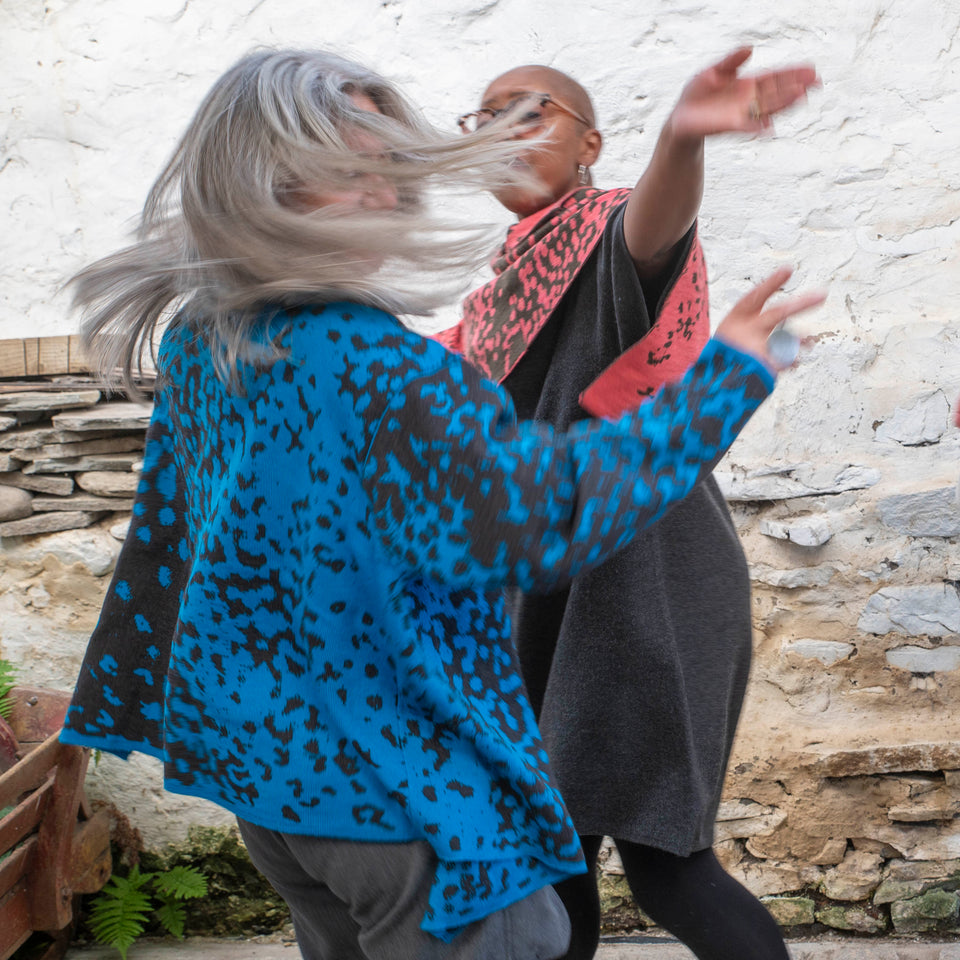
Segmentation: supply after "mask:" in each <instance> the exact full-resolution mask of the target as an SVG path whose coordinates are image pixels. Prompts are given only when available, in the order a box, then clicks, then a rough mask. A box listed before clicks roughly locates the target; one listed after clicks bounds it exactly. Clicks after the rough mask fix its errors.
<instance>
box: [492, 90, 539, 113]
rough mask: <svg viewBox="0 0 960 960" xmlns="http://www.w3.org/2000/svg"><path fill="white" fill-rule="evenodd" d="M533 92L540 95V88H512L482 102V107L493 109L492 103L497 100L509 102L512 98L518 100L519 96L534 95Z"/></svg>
mask: <svg viewBox="0 0 960 960" xmlns="http://www.w3.org/2000/svg"><path fill="white" fill-rule="evenodd" d="M533 94H537V95H540V91H539V90H511V91H510V92H509V93H507V94H504V95H502V96H500V97H493V98H492V99H490V100H484V101H482V102H481V104H480V107H481V109H486V110H489V109H491V107H490V104H491V103H495V102H496V101H497V100H501V99H503V100H506V102H507V103H509V102H510V101H511V100H516V99H517V97H525V96H533ZM544 96H545V94H544Z"/></svg>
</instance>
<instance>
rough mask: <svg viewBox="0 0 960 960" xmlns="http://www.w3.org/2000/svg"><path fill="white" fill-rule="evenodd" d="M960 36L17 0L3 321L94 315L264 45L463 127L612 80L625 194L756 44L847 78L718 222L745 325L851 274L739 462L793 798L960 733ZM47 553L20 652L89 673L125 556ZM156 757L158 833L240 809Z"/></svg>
mask: <svg viewBox="0 0 960 960" xmlns="http://www.w3.org/2000/svg"><path fill="white" fill-rule="evenodd" d="M958 27H960V7H958V5H957V4H956V3H955V2H953V0H911V2H907V0H850V2H847V3H844V4H837V3H835V2H834V0H829V2H828V0H802V2H801V0H783V2H781V3H779V4H777V5H771V4H757V3H749V2H744V0H712V2H705V3H696V2H692V3H686V4H677V3H674V2H667V0H649V2H646V3H644V4H639V5H638V4H636V3H634V2H631V0H595V2H592V3H588V4H587V3H575V2H571V0H551V2H549V3H547V2H546V0H543V2H534V0H487V2H482V0H478V2H477V3H474V4H471V3H465V2H455V0H327V2H324V3H320V4H306V3H297V2H294V0H259V2H257V0H248V2H247V3H246V4H237V3H234V2H227V0H203V2H201V0H186V2H184V0H140V2H138V3H136V4H133V3H130V2H129V0H49V2H47V3H44V2H43V0H0V88H2V89H3V90H4V92H5V101H6V103H7V104H9V107H10V109H9V112H6V111H5V112H4V114H3V118H2V121H0V210H2V211H3V215H4V218H5V229H4V230H3V231H0V338H6V337H21V336H37V335H49V334H63V333H70V332H74V329H75V321H74V319H73V318H72V317H70V316H69V314H68V312H67V303H66V299H65V298H64V297H63V295H59V296H58V295H57V293H56V291H57V289H58V287H59V285H60V284H61V283H62V282H63V280H64V279H65V278H66V277H67V276H69V274H70V273H71V272H72V271H73V270H75V269H77V268H78V267H80V266H81V265H82V264H84V263H85V262H87V261H88V260H90V259H91V258H93V257H96V256H99V255H102V254H103V253H105V252H108V251H109V250H111V249H112V248H114V247H115V246H116V245H118V244H119V243H120V242H121V240H122V239H123V231H124V229H125V228H126V226H127V225H128V224H129V219H130V218H131V217H132V216H133V215H134V214H135V213H136V211H137V209H138V207H139V205H140V203H141V202H142V199H143V196H144V194H145V191H146V189H147V187H148V185H149V183H150V182H151V181H152V179H153V177H154V176H155V175H156V173H157V171H158V169H159V167H160V165H161V163H162V161H163V160H164V158H165V157H166V155H167V153H168V151H169V150H170V148H171V146H172V144H173V142H174V139H175V137H176V136H177V135H178V134H179V133H180V131H181V130H182V128H183V126H184V124H185V122H186V120H187V118H188V117H189V115H190V114H191V112H192V110H193V109H194V108H195V106H196V104H197V102H198V100H199V98H200V97H201V96H202V94H203V93H204V92H205V90H206V89H207V87H208V86H209V84H210V82H211V81H212V80H213V78H214V77H215V76H217V75H218V74H219V73H220V72H221V71H222V70H223V69H224V68H225V67H226V66H227V65H229V64H230V63H231V62H232V61H233V60H234V59H235V58H236V57H237V56H239V55H240V54H241V53H243V52H244V51H246V50H247V49H249V48H250V47H252V46H254V45H255V44H258V43H265V44H271V45H283V44H303V43H308V44H309V43H315V44H322V45H327V46H330V47H333V48H336V49H338V50H340V51H342V52H345V53H347V54H349V55H353V56H356V57H357V58H360V59H363V60H365V61H366V62H368V63H370V64H371V65H373V66H375V67H376V68H378V69H380V70H381V71H382V72H384V73H386V74H387V75H389V76H391V77H393V78H394V79H396V80H398V81H399V82H400V83H401V84H403V85H404V86H405V88H406V89H407V90H408V91H409V92H410V94H411V95H412V96H413V98H414V99H415V100H417V101H419V102H420V103H422V104H423V105H424V109H425V111H426V113H427V115H428V116H429V117H430V118H431V119H433V120H434V121H436V122H438V123H444V124H452V119H453V118H454V117H455V116H456V115H457V114H458V113H460V112H462V111H463V110H465V109H468V108H469V107H470V106H471V105H472V104H474V103H475V102H476V100H477V98H478V96H479V94H480V92H481V91H482V89H483V86H484V83H485V81H486V80H488V79H489V78H491V77H492V76H494V75H496V74H497V73H498V72H500V71H501V70H503V69H506V68H508V67H511V66H514V65H516V64H518V63H523V62H530V61H535V62H543V63H548V64H551V65H553V66H556V67H558V68H560V69H563V70H566V71H568V72H570V73H572V74H574V75H575V76H577V77H578V78H579V79H580V80H581V81H582V82H583V83H584V84H585V86H587V87H588V89H590V90H591V91H592V92H593V93H594V95H595V99H596V104H597V108H598V113H599V117H600V124H601V127H602V129H603V130H604V131H605V133H606V146H605V150H604V154H603V157H602V158H601V161H600V163H599V164H598V166H597V168H596V169H595V180H596V182H597V183H598V184H599V185H601V186H613V185H622V184H628V183H631V182H633V181H634V180H635V179H636V177H637V175H638V174H639V173H640V172H641V170H642V168H643V166H644V164H645V162H646V159H647V158H648V156H649V154H650V151H651V149H652V147H653V144H654V142H655V138H656V133H657V131H658V129H659V127H660V124H661V123H662V121H663V119H664V117H665V115H666V113H667V111H668V110H669V108H670V106H671V104H672V102H673V101H674V99H675V98H676V96H677V94H678V92H679V89H680V87H681V85H682V83H683V81H684V80H685V79H686V78H688V77H689V76H690V75H691V74H692V73H693V72H694V71H695V70H696V69H698V68H700V67H702V66H704V65H705V64H707V63H709V62H710V61H711V60H713V59H716V58H717V57H719V56H720V55H722V54H723V53H725V52H726V51H727V50H729V49H731V48H733V47H734V46H737V45H739V44H741V43H745V42H746V43H753V44H755V46H756V53H755V64H754V67H755V68H756V69H762V68H764V67H770V66H773V65H776V64H781V63H785V62H790V61H795V60H799V59H807V58H809V59H813V60H814V61H815V62H816V64H817V66H818V68H819V70H820V72H821V75H822V77H823V81H824V87H823V89H822V90H821V91H817V92H815V93H814V94H813V95H812V96H811V101H810V104H809V105H808V106H807V107H806V108H804V109H801V110H798V111H796V112H795V113H794V114H793V115H791V116H790V117H788V118H786V119H784V120H782V121H780V122H779V123H778V128H777V136H775V137H772V138H761V139H756V140H742V139H735V138H728V139H723V140H718V141H715V142H711V143H710V144H709V146H708V150H707V158H708V160H707V186H706V196H705V200H704V203H703V208H702V219H701V233H702V238H703V241H704V244H705V247H706V253H707V260H708V265H709V269H710V280H711V284H712V297H713V305H714V309H713V317H714V320H715V321H716V320H718V319H719V318H720V317H721V316H722V315H723V312H724V310H725V309H726V308H728V307H729V306H730V305H731V304H732V303H733V302H734V301H735V300H736V298H737V297H738V296H739V295H740V294H741V293H742V292H743V291H744V290H745V289H746V288H747V286H748V285H749V283H750V282H751V281H753V280H756V279H758V278H759V277H761V276H762V275H764V274H765V273H766V272H768V271H769V270H770V269H771V268H772V267H773V266H774V265H776V264H779V263H781V262H784V261H788V262H793V263H796V264H798V266H799V269H798V275H797V279H796V281H795V282H794V284H793V285H794V286H801V285H802V286H809V285H828V286H829V289H830V297H829V300H828V302H827V305H826V307H825V308H824V309H822V310H821V311H819V312H818V313H817V314H816V315H813V316H811V317H809V318H806V319H804V320H803V321H802V322H801V323H800V324H799V325H798V326H799V327H800V328H801V329H802V331H803V332H804V333H806V334H809V335H811V336H812V337H813V338H814V344H813V346H812V348H811V350H810V352H809V354H808V355H807V357H806V358H805V359H804V361H803V363H802V364H801V366H800V367H799V368H798V369H797V370H795V371H793V372H791V373H789V374H787V375H785V376H784V377H783V378H782V382H781V385H780V387H779V388H778V391H777V394H776V396H775V398H774V399H773V401H772V402H769V403H768V404H767V405H766V406H765V407H764V408H763V410H762V411H761V413H760V414H759V415H758V416H757V417H756V418H755V420H754V422H753V423H752V424H751V425H750V427H749V429H748V430H747V432H746V434H745V435H744V436H743V438H742V439H741V440H740V441H739V442H738V444H737V445H736V447H735V448H734V450H733V451H732V453H731V454H730V456H729V457H728V460H727V462H726V463H725V465H724V467H723V470H724V472H725V473H726V474H727V476H726V479H725V482H726V483H727V487H728V490H729V492H730V496H731V497H735V498H739V499H738V502H737V503H736V504H735V515H736V518H737V522H738V524H739V525H740V528H741V531H742V533H743V537H744V542H745V546H746V549H747V553H748V556H749V557H750V560H751V563H752V566H753V570H754V576H755V582H754V587H755V604H756V624H757V652H758V657H757V663H756V668H755V673H754V679H753V683H752V685H751V690H750V696H749V701H748V708H747V712H746V716H745V719H744V722H743V724H742V725H741V736H740V741H739V744H738V747H737V763H736V765H735V766H736V770H735V776H734V777H733V778H732V782H731V791H733V793H732V796H734V797H736V796H748V795H749V794H750V791H751V790H753V791H754V794H756V800H757V802H761V803H769V802H772V801H771V797H772V796H773V795H772V794H771V793H770V791H769V790H766V788H762V789H761V788H760V787H757V786H756V784H754V786H752V787H751V783H752V782H753V781H751V776H753V774H754V773H756V771H757V769H758V763H760V761H761V760H762V761H763V763H766V764H767V766H766V767H765V769H768V770H771V771H772V773H771V774H770V775H771V777H772V776H773V775H774V774H775V773H776V771H775V770H774V769H773V767H775V765H776V763H775V761H776V758H778V757H779V758H781V759H783V758H789V757H792V756H795V755H796V752H797V751H799V752H801V753H803V752H804V751H806V752H807V753H809V752H810V751H813V752H816V751H817V750H826V751H828V752H829V750H832V749H835V750H838V751H843V750H844V749H847V748H849V749H859V748H860V747H863V746H869V745H870V744H874V745H876V744H900V743H904V742H911V741H913V740H920V741H927V740H931V739H932V740H941V741H942V740H960V736H958V731H957V727H958V726H960V717H958V714H957V711H956V709H955V707H954V704H955V703H956V702H957V694H958V693H960V655H958V651H960V646H958V643H960V641H958V637H957V635H958V633H960V618H958V610H957V606H958V604H957V597H956V588H955V586H954V584H955V583H956V582H960V558H957V556H956V537H957V534H958V533H960V515H958V512H957V508H956V505H955V500H954V483H955V481H956V478H957V460H958V453H960V439H958V435H957V431H955V430H953V429H952V428H951V427H950V426H949V407H950V405H951V404H952V403H953V400H954V398H955V396H956V394H957V392H958V391H960V328H958V326H957V325H956V323H955V322H954V321H953V317H952V312H953V310H954V309H955V304H956V303H957V300H958V296H957V295H958V293H960V270H958V265H960V264H958V260H960V244H958V240H960V200H958V199H957V197H958V194H957V187H958V186H960V151H958V150H957V137H956V134H955V129H956V117H957V116H958V115H960V46H958V45H956V44H955V37H956V35H957V32H958ZM476 209H479V210H480V211H481V215H482V216H483V217H488V218H490V219H491V220H493V221H495V222H499V223H500V224H504V223H506V219H505V218H504V216H503V214H502V213H501V212H500V211H499V210H498V209H497V207H496V205H495V204H493V203H492V202H490V201H481V202H478V205H477V208H476ZM453 316H454V310H453V309H451V310H450V311H447V312H446V313H445V314H444V315H443V316H442V317H441V320H443V319H452V317H453ZM436 322H437V323H438V324H439V323H440V322H441V321H440V320H438V321H436ZM84 537H87V538H89V539H88V540H85V539H84ZM98 538H100V539H98ZM78 539H79V540H81V541H83V543H82V544H81V546H79V547H78V546H77V545H76V543H75V542H74V541H76V540H78ZM42 542H43V543H47V542H49V543H52V546H50V547H49V548H46V547H43V546H42V545H41V541H37V542H35V543H34V544H33V545H31V544H29V543H27V542H24V543H23V544H20V545H14V544H11V545H9V547H10V548H8V545H7V544H6V543H5V544H4V547H5V548H8V549H5V552H4V554H3V557H2V562H3V564H4V569H3V572H2V577H3V579H2V584H3V587H4V593H3V596H2V597H0V651H2V652H3V653H4V654H5V655H8V656H12V657H13V658H14V659H19V660H22V661H23V662H24V663H25V665H26V666H27V667H29V669H30V670H31V671H35V674H36V676H35V677H32V678H31V679H36V680H38V681H43V682H51V683H55V684H58V685H61V686H68V685H69V684H70V683H71V681H72V676H73V674H74V672H75V669H76V663H77V660H78V658H79V656H80V653H81V651H82V648H83V644H84V642H85V639H86V636H87V635H88V634H89V630H90V628H91V627H92V625H93V622H94V619H95V615H96V608H97V603H98V600H97V598H98V597H99V596H100V595H101V594H102V591H103V589H104V587H105V585H106V579H107V578H106V577H105V576H104V574H105V572H106V570H107V569H109V565H110V560H109V557H108V558H107V559H106V560H105V559H104V558H105V556H107V555H108V554H110V552H111V551H114V552H115V546H116V545H115V544H111V543H110V540H109V537H108V535H107V534H106V532H105V531H99V532H97V531H94V532H92V533H89V534H85V535H83V536H80V535H60V536H59V537H57V538H52V537H51V538H45V540H44V541H42ZM78 550H79V551H80V553H79V554H77V551H78ZM31 551H32V552H31ZM71 551H73V552H71ZM81 554H82V555H81ZM771 758H773V759H771ZM783 762H787V760H786V759H783ZM771 764H772V765H773V766H771ZM761 765H762V764H761ZM928 765H929V764H928ZM147 768H148V765H147V764H143V763H139V764H138V766H137V768H136V773H135V774H134V773H133V772H131V771H129V769H128V768H126V767H123V766H122V765H120V764H118V763H114V762H113V761H111V760H108V759H105V760H104V761H103V763H102V764H101V766H100V768H99V769H98V770H97V771H96V772H95V774H94V777H95V782H96V786H95V788H94V789H95V790H96V791H100V792H103V793H109V794H110V795H111V796H113V797H115V798H116V797H118V796H119V797H120V799H121V805H123V806H125V808H127V809H128V810H131V811H134V810H135V811H136V814H137V819H138V822H139V825H140V826H141V828H142V829H144V832H145V834H146V835H147V838H148V840H149V841H150V842H154V843H156V842H159V841H160V840H162V839H172V838H174V837H176V836H178V835H179V834H180V833H181V832H182V831H183V829H184V828H185V826H186V824H187V823H188V821H189V820H191V819H195V818H199V817H200V816H212V817H214V818H215V817H216V816H217V814H216V813H215V812H212V811H209V808H205V812H204V813H203V814H201V813H200V812H199V808H198V807H196V806H195V805H194V804H193V803H192V802H190V801H184V802H181V801H180V800H179V798H171V797H169V796H165V797H161V795H160V793H159V791H158V788H157V781H156V775H155V771H154V772H144V771H145V770H147ZM924 769H926V768H924ZM751 771H753V772H752V773H751ZM765 791H766V792H765ZM774 799H776V798H774ZM780 799H782V797H781V798H780ZM187 810H189V811H190V812H189V815H187V813H186V812H185V811H187ZM948 827H949V825H947V826H944V827H942V828H941V831H942V830H946V829H948ZM843 830H846V832H845V833H844V832H843V831H842V830H841V828H840V827H838V831H841V835H842V836H846V835H847V833H849V830H848V829H847V828H843ZM831 836H832V834H831ZM951 836H953V834H952V833H951ZM841 847H842V843H841ZM951 849H952V848H951ZM951 855H953V854H951Z"/></svg>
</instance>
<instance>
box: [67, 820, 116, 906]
mask: <svg viewBox="0 0 960 960" xmlns="http://www.w3.org/2000/svg"><path fill="white" fill-rule="evenodd" d="M112 872H113V861H112V859H111V857H110V817H109V816H108V814H107V811H106V810H101V811H100V812H99V813H97V814H95V815H94V816H93V817H92V818H91V819H90V820H87V821H86V823H81V824H78V825H77V829H76V830H75V831H74V833H73V846H72V848H71V851H70V878H69V879H70V888H71V889H72V890H73V892H74V894H78V893H96V892H97V891H98V890H101V889H103V885H104V884H105V883H106V882H107V881H108V880H109V879H110V874H111V873H112Z"/></svg>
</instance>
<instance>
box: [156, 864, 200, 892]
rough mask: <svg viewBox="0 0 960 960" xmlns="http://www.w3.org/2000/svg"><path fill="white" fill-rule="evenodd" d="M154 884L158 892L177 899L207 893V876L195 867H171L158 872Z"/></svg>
mask: <svg viewBox="0 0 960 960" xmlns="http://www.w3.org/2000/svg"><path fill="white" fill-rule="evenodd" d="M153 886H154V889H155V890H157V892H158V893H160V894H162V895H164V896H168V897H173V898H174V899H176V900H192V899H194V898H195V897H205V896H206V895H207V878H206V877H205V876H204V875H203V874H202V873H201V872H200V871H199V870H197V869H195V868H194V867H184V866H179V867H171V868H170V869H169V870H168V871H167V872H166V873H158V874H156V877H155V879H154V882H153Z"/></svg>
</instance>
